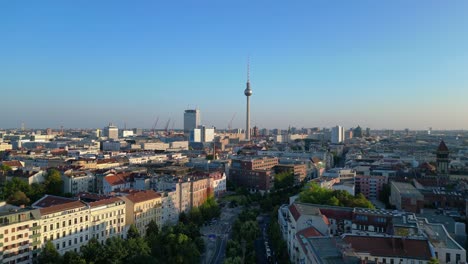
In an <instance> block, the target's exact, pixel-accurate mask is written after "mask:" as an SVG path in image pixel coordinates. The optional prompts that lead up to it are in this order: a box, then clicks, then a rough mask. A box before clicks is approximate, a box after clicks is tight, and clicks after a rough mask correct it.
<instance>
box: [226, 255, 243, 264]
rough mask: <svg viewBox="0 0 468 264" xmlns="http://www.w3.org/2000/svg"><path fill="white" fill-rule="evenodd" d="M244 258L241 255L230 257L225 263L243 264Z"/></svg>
mask: <svg viewBox="0 0 468 264" xmlns="http://www.w3.org/2000/svg"><path fill="white" fill-rule="evenodd" d="M242 263H243V262H242V258H241V257H239V256H235V257H229V258H227V259H225V260H224V264H242Z"/></svg>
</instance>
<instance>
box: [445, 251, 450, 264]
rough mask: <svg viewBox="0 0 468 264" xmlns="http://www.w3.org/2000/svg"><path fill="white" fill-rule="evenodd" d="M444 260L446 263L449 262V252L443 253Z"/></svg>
mask: <svg viewBox="0 0 468 264" xmlns="http://www.w3.org/2000/svg"><path fill="white" fill-rule="evenodd" d="M445 262H446V263H449V262H450V253H445Z"/></svg>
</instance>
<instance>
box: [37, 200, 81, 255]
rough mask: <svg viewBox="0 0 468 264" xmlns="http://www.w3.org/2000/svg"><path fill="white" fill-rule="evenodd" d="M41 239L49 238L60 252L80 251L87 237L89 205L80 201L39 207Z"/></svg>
mask: <svg viewBox="0 0 468 264" xmlns="http://www.w3.org/2000/svg"><path fill="white" fill-rule="evenodd" d="M39 212H40V225H41V241H42V242H43V243H44V244H45V243H46V242H47V241H48V240H51V241H52V242H53V243H54V245H55V248H56V249H57V250H58V252H59V253H60V254H62V255H63V254H64V253H65V252H67V251H70V250H74V251H77V252H78V251H80V247H81V246H83V245H85V244H87V243H88V240H89V239H90V237H89V225H90V217H89V215H90V214H89V207H88V205H86V204H85V203H83V202H81V201H72V202H68V203H63V204H58V205H52V206H49V207H46V208H41V209H39Z"/></svg>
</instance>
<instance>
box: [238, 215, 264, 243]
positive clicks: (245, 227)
mask: <svg viewBox="0 0 468 264" xmlns="http://www.w3.org/2000/svg"><path fill="white" fill-rule="evenodd" d="M240 235H241V236H242V238H243V239H245V240H247V241H251V242H253V241H255V239H256V238H257V237H258V236H259V235H260V228H259V227H258V223H257V221H252V220H251V221H247V222H245V223H243V224H242V225H241V229H240Z"/></svg>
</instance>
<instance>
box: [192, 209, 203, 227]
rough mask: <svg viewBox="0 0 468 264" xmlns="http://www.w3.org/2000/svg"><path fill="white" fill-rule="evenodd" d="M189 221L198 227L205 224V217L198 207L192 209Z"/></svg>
mask: <svg viewBox="0 0 468 264" xmlns="http://www.w3.org/2000/svg"><path fill="white" fill-rule="evenodd" d="M189 219H190V221H191V222H192V223H194V224H195V225H197V226H200V225H201V224H203V216H202V214H201V212H200V209H198V207H194V208H192V210H190V213H189Z"/></svg>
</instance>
